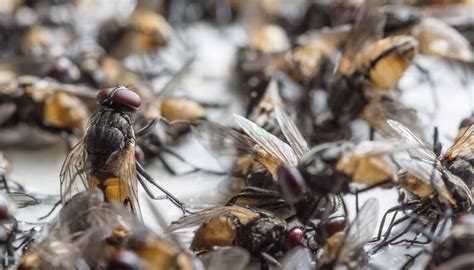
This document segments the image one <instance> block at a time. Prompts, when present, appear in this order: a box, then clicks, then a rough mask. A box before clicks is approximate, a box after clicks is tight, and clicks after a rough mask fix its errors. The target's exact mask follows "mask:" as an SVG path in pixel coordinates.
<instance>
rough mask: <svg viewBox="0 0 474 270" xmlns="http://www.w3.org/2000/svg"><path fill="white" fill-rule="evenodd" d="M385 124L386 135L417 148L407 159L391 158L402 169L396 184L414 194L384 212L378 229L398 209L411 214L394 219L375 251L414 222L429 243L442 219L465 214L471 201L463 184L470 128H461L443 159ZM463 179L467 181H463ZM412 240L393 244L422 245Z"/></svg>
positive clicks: (467, 174) (404, 131) (396, 126)
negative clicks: (397, 230) (396, 230)
mask: <svg viewBox="0 0 474 270" xmlns="http://www.w3.org/2000/svg"><path fill="white" fill-rule="evenodd" d="M388 125H389V126H390V127H391V130H386V133H385V135H386V136H388V137H392V138H397V139H401V140H404V141H406V142H407V143H410V144H418V145H419V147H417V148H413V149H408V150H407V152H408V155H409V156H410V158H397V159H395V162H396V163H398V164H399V165H400V166H401V167H402V169H403V170H402V171H401V172H400V173H399V176H398V184H399V185H400V186H401V187H402V188H403V189H404V190H406V191H408V192H410V193H411V194H414V195H415V198H414V199H413V200H411V201H408V202H405V203H403V204H402V205H400V206H395V207H393V208H391V209H389V211H387V212H386V213H385V215H384V218H383V219H382V221H383V222H382V224H381V225H380V228H382V227H383V223H384V221H385V217H386V216H387V215H388V214H389V213H392V212H395V215H396V213H397V212H398V211H399V210H402V211H404V212H406V211H407V210H411V214H406V215H405V216H403V217H401V218H399V219H396V220H395V216H394V218H393V219H392V222H391V224H390V226H389V228H388V229H387V231H386V232H385V237H384V239H383V241H382V242H381V243H379V244H378V246H377V247H376V248H374V250H375V251H377V250H379V249H380V248H382V247H383V246H385V245H386V244H387V243H395V241H396V240H397V239H399V238H400V237H402V236H403V235H404V234H405V233H406V232H408V231H409V230H410V229H411V228H413V227H414V226H415V225H416V224H417V222H421V226H422V228H423V229H424V228H425V227H430V232H428V233H424V235H426V236H427V238H428V242H429V241H430V240H431V235H432V234H434V232H435V231H436V229H437V227H438V224H439V222H440V221H441V220H442V219H443V218H447V217H450V216H452V215H455V214H459V213H465V212H468V211H469V210H470V209H471V205H472V202H473V199H472V192H471V190H470V189H469V187H468V186H467V185H466V183H472V165H470V164H469V162H470V160H471V159H472V153H473V151H472V145H473V142H472V138H473V136H472V134H473V130H474V128H473V126H470V127H467V128H464V129H462V130H461V132H460V135H458V137H457V138H456V141H455V143H454V145H453V146H451V148H449V149H448V151H447V152H446V154H445V156H444V157H437V156H436V154H434V153H433V151H431V150H430V148H429V147H427V146H426V145H424V143H423V142H422V141H421V140H420V139H419V138H418V137H416V136H415V135H414V134H413V133H412V132H411V131H410V130H409V129H408V128H407V127H405V126H403V125H402V124H401V123H399V122H396V121H394V120H388ZM441 158H442V159H441ZM440 159H441V160H440ZM463 177H467V178H466V179H464V178H463ZM465 182H466V183H465ZM407 220H410V222H409V224H408V225H407V226H406V227H405V228H404V229H403V230H402V232H401V233H398V234H397V235H395V236H392V237H390V232H391V231H392V229H393V227H394V226H396V225H398V224H401V223H403V222H404V221H407ZM380 237H381V231H379V235H378V238H380ZM416 238H417V237H415V239H413V240H399V241H397V242H396V243H403V242H409V243H418V242H419V243H424V242H422V241H416Z"/></svg>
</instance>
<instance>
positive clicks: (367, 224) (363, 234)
mask: <svg viewBox="0 0 474 270" xmlns="http://www.w3.org/2000/svg"><path fill="white" fill-rule="evenodd" d="M378 214H379V202H378V201H377V199H375V198H370V199H368V200H367V201H366V202H365V203H364V205H362V207H361V208H360V210H359V213H358V214H357V216H356V217H355V218H354V220H353V221H352V223H351V225H350V226H349V228H348V230H347V232H346V235H345V242H344V243H342V247H341V248H342V249H341V251H340V254H339V258H350V257H351V253H353V252H356V251H357V250H360V249H361V248H362V247H363V246H364V245H365V244H366V243H367V242H368V241H369V240H370V239H371V238H372V236H373V234H374V232H375V229H376V227H377V221H378V220H377V217H378Z"/></svg>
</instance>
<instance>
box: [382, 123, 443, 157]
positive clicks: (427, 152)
mask: <svg viewBox="0 0 474 270" xmlns="http://www.w3.org/2000/svg"><path fill="white" fill-rule="evenodd" d="M387 124H388V125H389V126H390V127H391V130H392V132H391V133H392V135H393V136H394V137H395V138H399V139H401V140H405V141H406V142H408V143H410V144H418V145H419V146H420V147H418V148H415V149H411V150H408V153H409V155H410V157H411V158H414V159H419V160H424V161H426V162H429V163H439V161H438V158H437V157H436V155H435V154H434V153H433V151H431V149H430V148H428V146H426V145H425V144H424V143H423V141H422V140H421V139H419V138H418V137H417V136H416V135H415V134H414V133H413V132H412V131H411V130H410V129H409V128H407V127H406V126H405V125H403V124H402V123H400V122H398V121H396V120H392V119H389V120H387Z"/></svg>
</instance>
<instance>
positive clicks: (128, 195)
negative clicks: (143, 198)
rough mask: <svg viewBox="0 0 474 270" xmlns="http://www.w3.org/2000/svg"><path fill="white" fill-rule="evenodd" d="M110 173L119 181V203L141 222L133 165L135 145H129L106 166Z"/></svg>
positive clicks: (135, 174)
mask: <svg viewBox="0 0 474 270" xmlns="http://www.w3.org/2000/svg"><path fill="white" fill-rule="evenodd" d="M108 166H109V167H108V169H109V171H110V172H113V173H114V174H116V176H117V177H118V178H119V179H120V184H119V189H120V190H119V195H118V198H119V199H120V202H121V203H123V204H124V206H125V207H126V208H129V209H130V210H131V211H132V212H133V213H134V214H135V215H136V216H137V217H138V218H139V219H140V220H142V215H141V209H140V204H139V202H138V179H137V171H136V165H135V144H133V143H131V144H129V145H128V146H127V147H126V148H125V149H123V150H122V151H121V152H120V153H119V154H118V155H117V156H116V157H115V160H114V161H112V162H110V163H109V164H108Z"/></svg>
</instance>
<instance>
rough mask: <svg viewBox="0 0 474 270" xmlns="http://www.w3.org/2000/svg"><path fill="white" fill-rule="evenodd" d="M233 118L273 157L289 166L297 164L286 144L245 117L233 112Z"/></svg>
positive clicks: (291, 150) (294, 155)
mask: <svg viewBox="0 0 474 270" xmlns="http://www.w3.org/2000/svg"><path fill="white" fill-rule="evenodd" d="M234 119H235V121H236V122H237V124H238V125H239V126H240V127H241V128H242V129H243V130H244V132H245V133H246V134H247V135H249V136H250V138H252V139H253V140H254V141H255V142H256V143H257V144H258V145H260V146H261V147H262V148H263V149H264V150H265V151H267V152H268V153H269V154H270V155H272V156H273V157H274V158H276V159H277V160H280V161H282V162H284V163H286V164H288V165H290V166H296V165H297V164H298V158H297V156H296V154H295V152H294V151H293V149H292V148H291V147H290V146H289V145H288V144H286V143H285V142H283V141H282V140H280V139H278V138H277V137H276V136H274V135H272V134H271V133H269V132H267V131H266V130H264V129H263V128H261V127H259V126H258V125H256V124H255V123H253V122H252V121H250V120H248V119H246V118H245V117H242V116H240V115H236V114H234Z"/></svg>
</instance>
